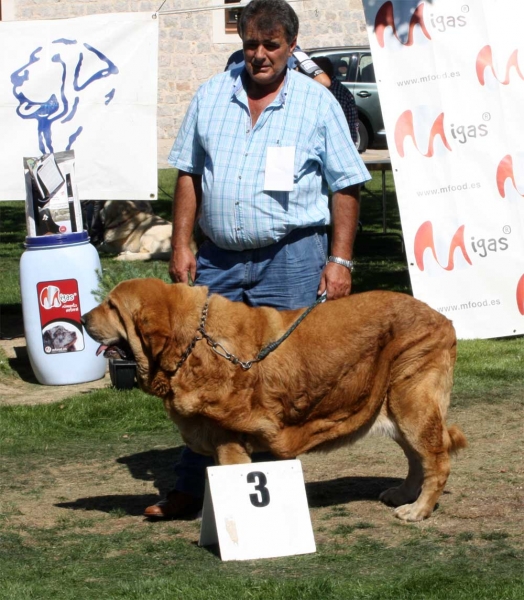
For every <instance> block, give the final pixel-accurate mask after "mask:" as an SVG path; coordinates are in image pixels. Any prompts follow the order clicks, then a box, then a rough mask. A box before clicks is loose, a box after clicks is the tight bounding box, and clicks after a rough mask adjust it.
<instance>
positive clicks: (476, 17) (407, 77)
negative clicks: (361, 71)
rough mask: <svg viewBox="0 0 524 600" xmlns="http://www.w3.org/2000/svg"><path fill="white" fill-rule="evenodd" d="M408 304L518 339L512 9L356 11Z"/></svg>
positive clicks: (493, 5) (521, 70) (519, 169)
mask: <svg viewBox="0 0 524 600" xmlns="http://www.w3.org/2000/svg"><path fill="white" fill-rule="evenodd" d="M363 4H364V9H365V12H366V21H367V25H368V33H369V38H370V44H371V50H372V54H373V62H374V65H375V72H376V76H377V83H378V90H379V94H380V99H381V105H382V112H383V115H384V122H385V125H386V132H387V138H388V145H389V149H390V154H391V162H392V167H393V174H394V178H395V186H396V190H397V196H398V200H399V206H400V213H401V219H402V229H403V233H404V239H405V244H406V253H407V258H408V265H409V272H410V277H411V283H412V286H413V293H414V295H415V296H416V297H417V298H420V299H421V300H423V301H425V302H426V303H428V304H429V305H430V306H432V307H433V308H435V309H437V310H438V311H440V312H441V313H443V314H444V315H446V316H447V317H448V318H450V319H451V320H452V321H453V323H454V325H455V327H456V330H457V333H458V336H459V337H461V338H490V337H499V336H510V335H515V334H522V333H524V241H523V233H524V111H523V110H522V103H523V101H524V38H523V36H522V23H523V22H524V2H522V0H505V1H504V2H500V1H497V0H475V2H470V3H469V4H468V3H467V2H464V0H427V1H426V2H421V1H420V0H394V1H393V2H391V1H387V2H384V1H382V0H379V1H377V0H363Z"/></svg>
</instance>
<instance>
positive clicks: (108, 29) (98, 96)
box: [0, 12, 158, 200]
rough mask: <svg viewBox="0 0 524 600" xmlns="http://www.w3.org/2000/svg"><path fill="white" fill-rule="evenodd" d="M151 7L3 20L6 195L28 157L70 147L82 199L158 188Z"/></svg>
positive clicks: (0, 75)
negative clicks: (69, 16) (68, 16)
mask: <svg viewBox="0 0 524 600" xmlns="http://www.w3.org/2000/svg"><path fill="white" fill-rule="evenodd" d="M157 57H158V19H156V18H153V13H151V12H150V13H119V14H103V15H94V16H89V17H80V18H76V19H60V20H53V21H24V22H20V21H18V22H16V21H15V22H0V139H1V144H0V173H1V174H2V176H1V177H0V200H24V199H25V185H24V168H23V158H24V156H40V155H42V154H46V153H50V152H59V151H64V150H74V152H75V159H76V160H75V169H76V181H77V185H78V192H79V196H80V199H81V200H91V199H95V200H98V199H101V200H127V199H137V200H138V199H140V200H151V199H154V198H156V197H157V130H156V108H157V65H158V58H157Z"/></svg>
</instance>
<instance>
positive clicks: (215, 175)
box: [169, 69, 370, 250]
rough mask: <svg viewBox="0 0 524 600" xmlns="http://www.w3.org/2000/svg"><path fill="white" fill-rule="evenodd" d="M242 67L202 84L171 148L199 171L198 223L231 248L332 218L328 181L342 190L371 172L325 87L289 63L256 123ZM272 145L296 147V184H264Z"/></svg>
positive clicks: (178, 163)
mask: <svg viewBox="0 0 524 600" xmlns="http://www.w3.org/2000/svg"><path fill="white" fill-rule="evenodd" d="M242 73H244V74H245V72H244V69H235V70H232V71H226V72H224V73H221V74H219V75H217V76H215V77H213V78H212V79H210V80H209V81H208V82H207V83H205V84H204V85H202V86H201V87H200V88H199V90H198V92H197V93H196V95H195V97H194V98H193V100H192V102H191V104H190V106H189V109H188V112H187V114H186V116H185V118H184V121H183V123H182V126H181V128H180V131H179V133H178V136H177V138H176V140H175V143H174V144H173V148H172V150H171V153H170V155H169V163H170V164H171V165H173V166H174V167H176V168H178V169H180V170H182V171H185V172H188V173H195V174H201V175H202V206H201V212H200V218H199V224H200V227H201V228H202V230H203V232H204V233H205V234H206V235H207V236H208V237H209V238H210V239H211V240H212V241H213V242H214V243H215V244H216V245H217V246H219V247H220V248H225V249H228V250H248V249H254V248H261V247H263V246H268V245H270V244H273V243H275V242H278V241H279V240H281V239H282V238H283V237H284V236H286V235H287V234H288V233H289V232H290V231H292V230H293V229H296V228H298V227H309V226H320V225H327V224H328V223H329V222H330V213H329V208H328V187H327V185H326V181H327V184H329V187H330V188H331V190H332V191H338V190H341V189H343V188H346V187H348V186H350V185H354V184H358V183H362V182H364V181H367V180H368V179H370V176H369V173H368V171H367V169H366V167H365V166H364V163H363V162H362V160H361V158H360V156H359V155H358V152H357V151H356V149H355V145H354V143H353V142H352V141H351V138H350V135H349V130H348V128H347V126H346V123H345V119H344V115H343V113H342V109H341V108H340V105H339V103H338V102H337V101H336V100H335V98H334V97H333V95H332V94H331V93H330V92H329V91H328V90H327V89H326V88H324V87H323V86H321V85H320V84H318V83H316V82H314V81H313V80H311V79H309V78H308V77H304V75H301V74H300V73H296V72H295V71H289V70H288V72H287V75H286V79H285V82H284V85H283V87H282V89H281V91H280V93H279V95H278V96H277V98H276V99H275V100H274V101H273V102H272V103H271V104H270V105H269V106H268V107H266V108H265V110H264V111H263V112H262V114H261V115H260V117H259V118H258V120H257V122H256V124H255V126H254V127H252V126H251V116H250V113H249V108H248V100H247V94H246V91H245V88H244V84H243V77H242ZM268 146H275V147H278V146H282V147H286V146H294V147H295V163H294V174H293V175H294V177H293V179H294V184H293V191H291V192H281V191H279V192H276V191H264V174H265V163H266V148H267V147H268Z"/></svg>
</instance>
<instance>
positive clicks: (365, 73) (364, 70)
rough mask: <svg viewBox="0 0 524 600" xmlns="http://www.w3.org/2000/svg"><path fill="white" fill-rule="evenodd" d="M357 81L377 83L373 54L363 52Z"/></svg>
mask: <svg viewBox="0 0 524 600" xmlns="http://www.w3.org/2000/svg"><path fill="white" fill-rule="evenodd" d="M357 81H358V82H361V83H375V81H376V80H375V68H374V67H373V59H372V58H371V54H361V55H360V61H359V64H358V72H357Z"/></svg>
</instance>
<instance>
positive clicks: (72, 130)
mask: <svg viewBox="0 0 524 600" xmlns="http://www.w3.org/2000/svg"><path fill="white" fill-rule="evenodd" d="M117 73H118V68H117V66H116V65H115V64H114V63H113V62H112V61H111V60H110V59H109V58H108V57H106V56H105V55H104V54H103V53H102V52H100V51H99V50H97V49H96V48H93V47H92V46H90V45H89V44H86V43H84V44H81V43H79V42H77V41H76V40H70V39H59V40H55V41H54V42H52V44H51V45H50V46H49V47H46V48H44V47H42V46H40V47H38V48H36V49H35V50H34V51H33V52H32V53H31V55H30V57H29V61H28V62H27V63H26V64H25V65H22V66H21V67H20V68H19V69H17V70H16V71H14V73H12V74H11V83H12V84H13V95H14V96H15V98H16V99H17V100H18V107H17V109H16V112H17V114H18V115H19V116H20V117H21V118H22V119H34V120H36V122H37V131H38V143H39V148H40V150H41V152H42V153H45V152H56V151H59V150H70V149H71V146H72V144H73V142H74V141H75V140H76V138H77V137H78V135H80V133H81V132H82V129H83V126H84V123H83V122H80V121H79V118H78V114H77V113H78V108H79V105H80V100H81V97H82V95H83V94H85V92H86V90H87V89H88V88H92V87H93V86H94V84H97V85H98V84H99V82H100V81H101V80H103V79H104V78H106V77H109V76H110V75H116V74H117ZM89 91H90V92H91V89H90V90H89ZM114 93H115V89H114V88H113V87H112V86H111V85H107V84H104V85H100V90H99V92H98V93H97V94H96V96H95V97H96V98H98V102H100V103H104V104H108V103H109V102H110V101H111V100H112V98H113V96H114ZM55 122H57V125H60V126H61V127H62V128H64V129H66V131H67V134H66V136H65V137H64V139H65V140H66V141H65V142H64V147H59V146H58V145H57V144H56V143H55V142H54V140H53V135H54V133H55V132H53V134H52V132H51V125H53V124H54V123H55ZM66 144H67V145H66Z"/></svg>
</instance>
